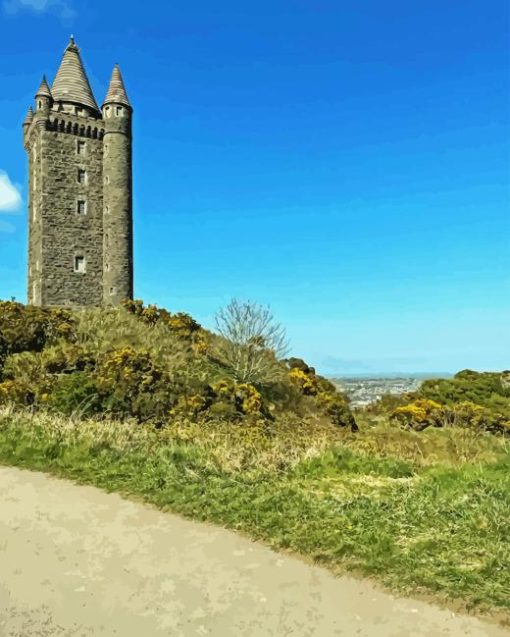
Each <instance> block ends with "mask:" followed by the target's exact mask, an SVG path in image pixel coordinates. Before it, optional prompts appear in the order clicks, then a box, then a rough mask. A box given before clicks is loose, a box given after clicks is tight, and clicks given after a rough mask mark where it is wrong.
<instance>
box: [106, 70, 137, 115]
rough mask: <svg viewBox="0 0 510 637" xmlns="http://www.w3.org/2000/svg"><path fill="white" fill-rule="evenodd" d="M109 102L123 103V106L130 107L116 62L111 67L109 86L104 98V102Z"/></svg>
mask: <svg viewBox="0 0 510 637" xmlns="http://www.w3.org/2000/svg"><path fill="white" fill-rule="evenodd" d="M111 103H114V104H124V105H125V106H129V107H131V104H130V103H129V98H128V96H127V93H126V87H125V86H124V80H123V79H122V75H121V72H120V68H119V65H118V64H116V65H115V66H114V67H113V71H112V77H111V79H110V86H109V87H108V91H107V93H106V97H105V98H104V104H111Z"/></svg>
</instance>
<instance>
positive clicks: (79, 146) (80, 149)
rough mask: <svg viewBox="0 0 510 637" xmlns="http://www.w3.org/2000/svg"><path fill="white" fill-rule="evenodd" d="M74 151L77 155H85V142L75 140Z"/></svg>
mask: <svg viewBox="0 0 510 637" xmlns="http://www.w3.org/2000/svg"><path fill="white" fill-rule="evenodd" d="M76 152H77V153H78V155H85V153H86V152H87V144H86V143H85V142H84V141H81V140H78V141H77V142H76Z"/></svg>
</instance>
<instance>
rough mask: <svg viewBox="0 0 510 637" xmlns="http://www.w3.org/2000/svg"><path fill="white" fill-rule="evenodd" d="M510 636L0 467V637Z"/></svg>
mask: <svg viewBox="0 0 510 637" xmlns="http://www.w3.org/2000/svg"><path fill="white" fill-rule="evenodd" d="M61 635H62V636H66V637H67V636H69V637H85V636H89V635H98V636H101V637H113V636H119V637H131V636H133V637H152V636H153V635H154V636H160V635H166V636H172V637H181V636H184V637H190V636H207V635H212V636H214V637H230V636H232V637H243V636H250V637H252V636H253V637H258V636H260V637H287V636H293V637H311V636H314V637H330V636H331V637H333V636H336V635H343V636H345V637H410V636H413V637H420V636H424V635H427V636H430V637H444V636H452V637H453V636H455V637H457V636H459V637H460V636H461V635H462V636H469V637H482V636H483V637H503V636H506V637H509V635H510V631H506V630H504V629H502V628H498V627H497V626H494V625H491V624H486V623H484V622H482V621H480V620H478V619H475V618H471V617H463V616H458V615H454V614H453V613H452V612H450V611H445V610H441V609H440V608H438V607H436V606H433V605H430V604H427V603H424V602H419V601H413V600H409V599H399V598H395V597H394V596H392V595H389V594H388V593H386V592H383V591H381V590H379V589H378V588H377V587H376V586H374V585H372V584H371V583H369V582H363V581H357V580H354V579H351V578H348V577H342V578H335V577H334V576H332V575H331V574H330V573H328V572H327V571H325V570H323V569H321V568H318V567H313V566H310V565H308V564H306V563H304V562H302V561H300V560H298V559H294V558H292V557H288V556H284V555H278V554H276V553H274V552H273V551H271V550H270V549H269V548H266V547H264V546H262V545H260V544H258V543H254V542H250V541H249V540H247V539H245V538H243V537H240V536H238V535H236V534H235V533H232V532H230V531H227V530H224V529H221V528H217V527H213V526H209V525H205V524H198V523H194V522H190V521H187V520H184V519H181V518H179V517H178V516H175V515H170V514H167V513H161V512H158V511H157V510H155V509H153V508H151V507H148V506H144V505H142V504H139V503H136V502H133V501H129V500H124V499H122V498H121V497H120V496H118V495H115V494H107V493H104V492H102V491H100V490H99V489H96V488H94V487H86V486H79V485H75V484H73V483H71V482H68V481H65V480H58V479H55V478H52V477H50V476H47V475H45V474H41V473H35V472H31V471H22V470H19V469H15V468H10V467H0V636H1V637H35V636H37V637H58V636H61Z"/></svg>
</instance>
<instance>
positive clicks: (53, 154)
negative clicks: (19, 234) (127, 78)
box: [23, 38, 133, 306]
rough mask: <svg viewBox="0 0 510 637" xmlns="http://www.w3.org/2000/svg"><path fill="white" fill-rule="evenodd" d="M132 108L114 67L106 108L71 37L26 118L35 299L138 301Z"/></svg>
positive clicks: (54, 302)
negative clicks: (135, 297)
mask: <svg viewBox="0 0 510 637" xmlns="http://www.w3.org/2000/svg"><path fill="white" fill-rule="evenodd" d="M132 112H133V110H132V108H131V105H130V103H129V100H128V97H127V94H126V89H125V87H124V82H123V80H122V76H121V73H120V69H119V67H118V66H117V65H115V67H114V69H113V73H112V76H111V80H110V85H109V87H108V91H107V93H106V98H105V100H104V104H103V106H102V108H101V109H99V107H98V105H97V102H96V100H95V98H94V95H93V93H92V89H91V87H90V84H89V81H88V79H87V75H86V73H85V69H84V67H83V63H82V60H81V57H80V51H79V49H78V47H77V46H76V43H75V42H74V39H73V38H71V41H70V42H69V44H68V46H67V48H66V50H65V51H64V56H63V58H62V62H61V64H60V67H59V69H58V71H57V74H56V76H55V80H54V81H53V84H52V86H51V88H50V86H49V84H48V82H47V81H46V78H45V77H43V80H42V82H41V85H40V87H39V89H38V91H37V93H36V95H35V111H34V110H32V107H30V108H29V110H28V113H27V116H26V118H25V120H24V122H23V141H24V146H25V149H26V151H27V153H28V158H29V204H28V208H29V210H28V214H29V245H28V302H29V304H32V305H43V306H85V305H92V306H99V305H116V304H118V303H120V302H121V301H122V300H123V299H126V298H129V299H130V298H132V297H133V223H132V162H131V117H132Z"/></svg>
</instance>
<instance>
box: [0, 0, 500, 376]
mask: <svg viewBox="0 0 510 637" xmlns="http://www.w3.org/2000/svg"><path fill="white" fill-rule="evenodd" d="M1 2H2V0H0V3H1ZM119 7H122V8H123V9H122V11H121V10H120V9H119ZM508 25H509V15H508V4H507V2H506V0H491V1H490V2H486V1H485V2H482V1H481V0H480V1H473V0H462V1H461V0H455V1H454V0H441V1H439V0H428V1H421V0H413V1H412V2H409V1H406V2H404V1H403V0H393V1H392V2H382V1H380V0H377V1H375V0H364V1H362V2H359V0H358V1H354V0H352V1H341V0H336V1H333V0H315V1H312V0H307V1H305V0H293V1H292V2H291V1H290V0H286V1H283V0H272V1H267V0H259V1H258V2H245V3H242V2H227V1H225V0H217V2H215V3H211V2H206V1H205V0H200V1H199V0H195V1H193V0H174V1H173V2H163V1H158V2H146V3H144V4H140V3H139V2H136V3H135V2H132V3H129V2H122V3H118V2H116V3H113V2H108V3H103V2H98V1H97V0H89V1H88V2H86V3H85V2H78V0H5V1H3V3H2V4H1V8H0V55H1V60H2V64H1V65H0V80H1V87H2V90H1V91H0V298H10V297H11V296H15V297H16V298H18V299H21V300H25V278H26V258H27V257H26V243H27V239H26V223H27V221H26V212H25V205H26V204H25V200H26V186H25V180H26V158H25V154H24V151H23V148H22V143H21V122H22V120H23V117H24V115H25V112H26V109H27V107H28V105H29V104H30V103H31V101H32V99H33V94H34V92H35V90H36V89H37V87H38V84H39V82H40V79H41V76H42V74H43V73H46V74H47V75H48V77H49V79H50V80H52V79H53V76H54V74H55V71H56V68H57V66H58V64H59V62H60V58H61V55H62V53H63V50H64V48H65V46H66V44H67V42H68V39H69V35H70V34H71V33H73V34H74V35H75V38H76V41H77V43H78V45H79V46H80V48H81V51H82V56H83V58H84V61H85V65H86V68H87V71H88V74H89V78H90V80H91V84H92V86H93V89H94V91H95V95H96V98H97V100H98V101H99V102H101V101H102V99H103V97H104V95H105V92H106V86H107V82H108V79H109V76H110V73H111V70H112V66H113V64H114V63H115V62H119V64H120V66H121V69H122V72H123V75H124V79H125V83H126V87H127V90H128V93H129V96H130V98H131V101H132V103H133V106H134V109H135V114H134V118H135V119H134V135H135V142H134V180H135V200H134V203H135V288H136V296H137V297H138V298H143V299H144V300H145V301H146V302H152V303H157V304H159V305H162V306H165V307H167V308H169V309H170V310H175V311H187V312H189V313H191V314H192V315H193V316H195V317H196V318H197V319H198V320H199V321H201V322H202V323H203V324H204V325H205V326H208V327H211V326H213V324H214V322H213V317H214V313H215V311H216V310H217V309H218V308H219V307H220V306H222V305H224V304H226V303H227V302H228V301H229V299H230V298H231V297H238V298H241V299H251V300H255V301H258V302H260V303H263V304H269V305H270V306H271V308H272V310H273V312H274V314H275V315H276V317H277V318H278V319H279V320H280V321H281V322H282V323H283V324H284V325H285V326H286V327H287V331H288V335H289V337H290V340H291V344H292V349H293V353H294V354H295V355H300V356H302V357H304V358H305V359H306V360H307V361H309V362H310V363H312V364H314V365H316V367H317V368H318V369H319V370H320V371H322V372H323V373H344V374H346V373H361V372H364V373H371V372H373V373H376V372H381V371H384V372H391V371H457V370H458V369H462V368H466V367H469V368H473V369H504V368H509V367H510V191H509V174H510V171H509V165H510V162H509V158H510V152H509V151H510V148H509V128H510V116H509V94H510V91H509V88H510V86H509V85H510V80H509V78H510V73H509V71H510V63H509V47H508V41H509V36H510V29H509V26H508ZM17 193H19V196H18V195H17Z"/></svg>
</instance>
